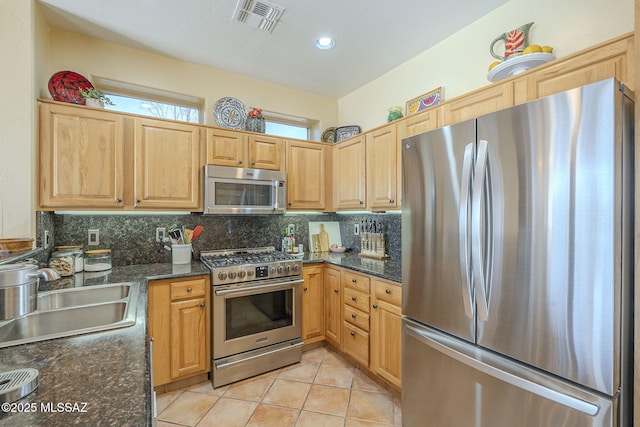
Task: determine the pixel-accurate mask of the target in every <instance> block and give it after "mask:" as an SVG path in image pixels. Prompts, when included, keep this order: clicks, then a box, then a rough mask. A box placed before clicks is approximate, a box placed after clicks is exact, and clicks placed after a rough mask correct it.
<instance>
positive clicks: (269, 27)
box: [232, 0, 284, 33]
mask: <svg viewBox="0 0 640 427" xmlns="http://www.w3.org/2000/svg"><path fill="white" fill-rule="evenodd" d="M282 12H284V8H283V7H282V6H278V5H277V4H273V3H271V2H268V1H264V0H238V4H237V5H236V10H235V11H234V12H233V18H232V19H233V20H234V21H238V22H243V23H245V24H249V25H251V26H252V27H253V28H259V29H261V30H262V31H266V32H267V33H270V32H272V31H273V29H274V28H275V26H276V24H277V23H278V19H280V17H281V16H282Z"/></svg>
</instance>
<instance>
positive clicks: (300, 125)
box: [262, 111, 313, 140]
mask: <svg viewBox="0 0 640 427" xmlns="http://www.w3.org/2000/svg"><path fill="white" fill-rule="evenodd" d="M262 116H263V117H264V121H265V133H266V134H268V135H275V136H283V137H285V138H296V139H306V140H308V139H310V136H311V125H312V123H313V122H312V121H311V120H309V119H305V118H302V117H296V116H289V115H285V114H279V113H273V112H270V111H263V112H262Z"/></svg>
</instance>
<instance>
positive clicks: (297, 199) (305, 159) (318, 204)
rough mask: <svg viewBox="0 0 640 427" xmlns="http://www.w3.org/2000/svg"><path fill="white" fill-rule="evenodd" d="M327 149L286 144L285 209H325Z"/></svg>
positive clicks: (321, 146) (296, 142) (317, 144)
mask: <svg viewBox="0 0 640 427" xmlns="http://www.w3.org/2000/svg"><path fill="white" fill-rule="evenodd" d="M328 148H329V147H328V146H327V145H326V144H325V145H323V144H319V143H313V142H303V141H287V209H314V210H324V209H325V206H326V188H327V183H326V173H325V165H326V162H325V157H326V155H327V151H326V150H327V149H328ZM329 188H331V187H329Z"/></svg>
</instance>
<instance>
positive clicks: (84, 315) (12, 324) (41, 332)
mask: <svg viewBox="0 0 640 427" xmlns="http://www.w3.org/2000/svg"><path fill="white" fill-rule="evenodd" d="M138 293H139V289H138V284H137V283H117V284H111V285H99V286H87V287H83V288H73V289H64V290H58V291H49V292H43V293H40V294H39V295H38V309H37V310H36V311H34V312H32V313H30V314H27V315H25V316H21V317H18V318H15V319H11V320H8V321H5V322H0V348H3V347H9V346H13V345H18V344H25V343H30V342H36V341H44V340H48V339H52V338H62V337H69V336H73V335H80V334H86V333H90V332H100V331H106V330H110V329H117V328H124V327H128V326H132V325H134V324H135V323H136V306H137V305H138ZM41 303H42V305H41Z"/></svg>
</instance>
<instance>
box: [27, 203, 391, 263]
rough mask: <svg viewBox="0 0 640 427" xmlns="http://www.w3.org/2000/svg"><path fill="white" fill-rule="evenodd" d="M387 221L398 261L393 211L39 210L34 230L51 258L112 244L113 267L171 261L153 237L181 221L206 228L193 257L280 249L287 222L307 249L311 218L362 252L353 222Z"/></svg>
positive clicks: (187, 225) (194, 247) (39, 242)
mask: <svg viewBox="0 0 640 427" xmlns="http://www.w3.org/2000/svg"><path fill="white" fill-rule="evenodd" d="M369 219H370V220H372V221H376V222H379V223H382V224H384V227H385V232H386V235H387V249H388V253H389V256H390V258H391V259H396V260H400V254H401V242H400V234H401V215H399V214H397V213H394V214H366V213H365V214H334V213H328V214H317V215H308V214H287V215H246V216H245V215H228V216H227V215H210V216H203V215H200V214H186V215H153V214H149V215H139V214H137V215H103V214H95V213H88V214H87V215H84V214H82V215H77V214H74V215H69V214H55V213H51V212H38V213H37V221H36V224H37V228H36V234H37V236H39V237H38V239H39V240H37V243H38V246H39V247H41V236H42V235H43V230H45V229H46V230H49V232H50V235H51V236H53V237H52V242H51V244H50V246H49V248H48V251H46V255H47V256H48V255H49V254H50V252H51V251H52V250H53V248H54V246H62V245H83V247H84V249H102V248H110V249H111V250H112V263H113V265H114V266H122V265H131V264H147V263H164V262H171V253H170V252H169V251H167V250H166V249H165V248H164V244H162V243H158V242H156V241H155V230H156V228H158V227H165V228H167V227H169V226H170V225H172V224H174V223H175V224H178V225H179V226H184V227H186V228H191V229H193V228H194V227H195V226H196V225H202V226H204V232H203V233H202V235H201V236H200V237H198V238H197V239H196V240H195V241H194V243H193V249H194V256H195V257H196V258H197V257H199V255H200V251H202V250H211V249H230V248H246V247H259V246H274V247H276V249H280V245H281V240H282V237H283V235H284V231H285V228H286V226H287V225H288V224H295V227H296V243H297V244H299V243H302V244H303V245H304V249H305V251H307V250H308V247H309V227H308V223H309V222H310V221H314V222H322V221H337V222H339V223H340V233H341V237H342V244H343V246H345V247H347V248H350V249H351V250H353V251H356V252H358V251H359V250H360V239H359V236H355V235H354V225H355V224H360V222H361V221H362V220H369ZM89 229H97V230H99V231H100V234H99V242H100V243H99V245H97V246H87V238H88V230H89Z"/></svg>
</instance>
